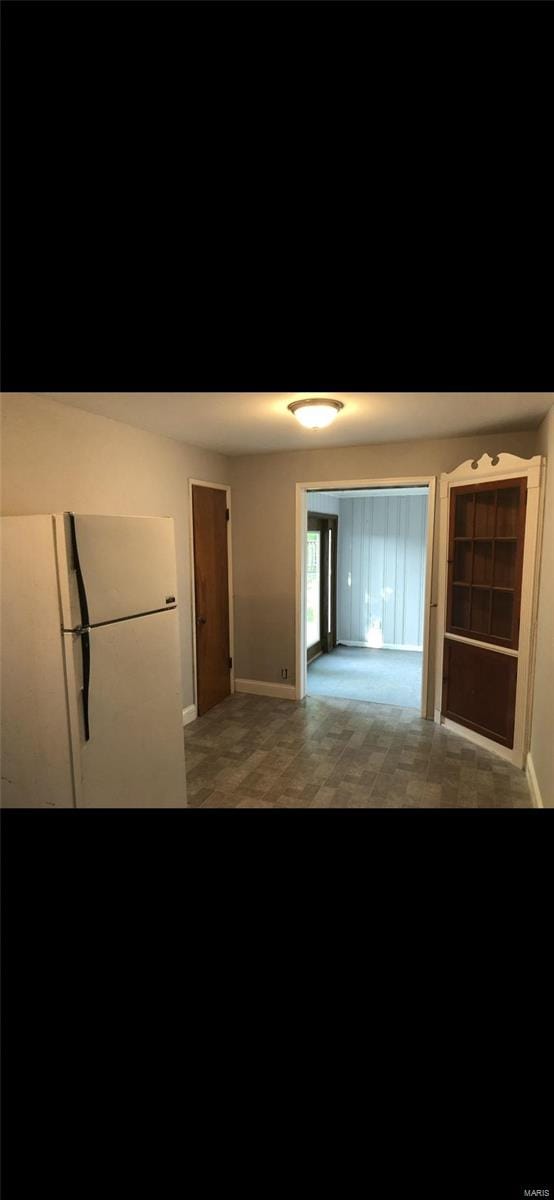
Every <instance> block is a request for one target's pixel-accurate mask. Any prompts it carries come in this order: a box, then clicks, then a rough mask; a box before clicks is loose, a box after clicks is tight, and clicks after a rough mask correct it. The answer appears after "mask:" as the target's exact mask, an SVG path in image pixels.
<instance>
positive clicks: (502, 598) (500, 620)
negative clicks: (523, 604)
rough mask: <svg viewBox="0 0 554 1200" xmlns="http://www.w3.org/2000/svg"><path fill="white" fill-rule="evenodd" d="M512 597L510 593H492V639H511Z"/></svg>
mask: <svg viewBox="0 0 554 1200" xmlns="http://www.w3.org/2000/svg"><path fill="white" fill-rule="evenodd" d="M513 615H514V597H513V593H512V592H493V594H492V623H491V633H492V634H493V635H494V637H500V638H506V639H507V640H510V639H511V637H512V624H513Z"/></svg>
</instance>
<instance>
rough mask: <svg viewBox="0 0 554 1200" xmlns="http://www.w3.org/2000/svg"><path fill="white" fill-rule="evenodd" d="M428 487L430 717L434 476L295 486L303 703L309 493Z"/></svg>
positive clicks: (299, 694)
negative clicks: (306, 535) (357, 489)
mask: <svg viewBox="0 0 554 1200" xmlns="http://www.w3.org/2000/svg"><path fill="white" fill-rule="evenodd" d="M391 487H393V488H394V487H427V488H429V499H428V509H427V547H426V555H425V609H424V619H423V662H422V687H421V715H422V717H427V716H428V696H429V665H430V655H429V645H430V634H431V608H434V607H436V605H433V604H432V602H431V587H432V581H433V547H434V537H435V492H436V476H435V475H415V476H409V477H406V476H402V477H400V478H394V479H327V480H324V481H323V482H321V481H320V480H316V481H315V482H313V483H297V484H296V699H297V700H303V699H304V697H305V695H306V688H307V674H308V668H307V662H306V655H307V648H306V537H305V533H306V528H307V524H306V523H307V514H308V501H307V494H308V492H325V491H330V490H332V491H346V490H349V489H355V488H391Z"/></svg>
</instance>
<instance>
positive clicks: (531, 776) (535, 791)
mask: <svg viewBox="0 0 554 1200" xmlns="http://www.w3.org/2000/svg"><path fill="white" fill-rule="evenodd" d="M525 774H526V776H527V783H528V784H529V791H530V792H531V799H532V801H533V807H534V808H544V804H543V802H542V796H541V789H540V787H539V781H538V779H537V776H536V773H535V767H534V765H533V759H532V758H531V755H530V754H528V755H527V762H526V764H525Z"/></svg>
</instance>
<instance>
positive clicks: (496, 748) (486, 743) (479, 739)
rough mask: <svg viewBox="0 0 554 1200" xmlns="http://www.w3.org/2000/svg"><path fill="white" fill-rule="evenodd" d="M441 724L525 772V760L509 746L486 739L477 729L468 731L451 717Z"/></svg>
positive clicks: (443, 719)
mask: <svg viewBox="0 0 554 1200" xmlns="http://www.w3.org/2000/svg"><path fill="white" fill-rule="evenodd" d="M441 724H442V727H443V729H448V730H449V732H450V733H457V734H458V735H459V737H463V738H467V740H468V742H473V743H474V745H475V746H481V748H482V749H483V750H488V751H489V753H490V754H497V755H498V757H499V758H503V759H504V760H505V762H509V763H511V764H512V766H513V767H519V768H520V770H523V759H522V756H521V754H519V752H518V751H516V750H510V749H509V747H508V746H502V745H501V743H500V742H495V741H493V739H492V738H488V737H484V736H483V734H482V733H477V732H476V730H475V729H468V728H467V726H466V725H458V723H457V721H452V720H451V719H450V718H449V717H445V718H442V719H441Z"/></svg>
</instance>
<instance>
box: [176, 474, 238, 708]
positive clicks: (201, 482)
mask: <svg viewBox="0 0 554 1200" xmlns="http://www.w3.org/2000/svg"><path fill="white" fill-rule="evenodd" d="M188 483H189V531H190V534H189V536H190V579H191V612H192V662H193V668H194V669H193V678H194V712H193V713H191V714H190V716H188V717H187V718H185V717H184V719H185V720H186V723H187V724H188V721H189V720H194V719H195V717H196V716H197V715H198V663H197V658H196V572H195V568H194V519H193V511H192V489H193V487H206V488H216V489H217V490H218V491H220V492H225V494H226V497H227V508H228V509H229V520H228V521H227V574H228V582H229V655H230V658H231V662H232V664H233V665H232V667H231V669H230V672H229V674H230V676H231V695H232V694H233V693H234V690H235V611H234V591H233V538H232V531H231V526H232V521H233V510H232V508H231V488H230V485H229V484H228V483H210V482H209V481H208V480H206V479H189V481H188ZM186 711H187V710H185V712H186Z"/></svg>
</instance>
